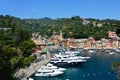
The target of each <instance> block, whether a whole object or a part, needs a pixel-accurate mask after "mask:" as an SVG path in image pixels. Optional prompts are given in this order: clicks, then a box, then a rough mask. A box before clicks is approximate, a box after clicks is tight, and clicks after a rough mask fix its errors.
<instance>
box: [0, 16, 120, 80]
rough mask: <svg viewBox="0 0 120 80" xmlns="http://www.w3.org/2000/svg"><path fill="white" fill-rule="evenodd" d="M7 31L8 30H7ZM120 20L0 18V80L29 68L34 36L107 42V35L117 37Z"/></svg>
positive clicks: (10, 79) (9, 78) (10, 77)
mask: <svg viewBox="0 0 120 80" xmlns="http://www.w3.org/2000/svg"><path fill="white" fill-rule="evenodd" d="M7 28H8V29H7ZM117 28H120V21H119V20H110V19H106V20H98V19H92V18H89V19H83V18H80V17H79V16H74V17H71V18H58V19H51V18H47V17H45V18H42V19H20V18H17V17H13V16H10V15H6V16H3V15H0V74H1V77H0V80H12V79H15V78H14V77H13V76H12V75H13V74H14V72H15V71H16V70H17V69H19V68H22V67H25V66H28V65H29V64H30V63H31V62H32V61H33V60H34V59H35V58H34V57H32V56H31V52H32V49H33V48H34V47H35V43H34V42H33V41H32V40H31V39H30V38H31V34H32V33H33V32H39V33H40V34H41V35H42V36H46V35H47V36H48V37H50V36H52V35H53V34H59V31H60V30H62V32H63V36H64V38H76V39H77V38H88V37H94V38H95V39H97V40H99V39H101V38H107V33H108V31H109V30H110V31H116V32H117V33H118V34H120V32H119V30H118V29H117Z"/></svg>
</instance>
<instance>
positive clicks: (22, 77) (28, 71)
mask: <svg viewBox="0 0 120 80" xmlns="http://www.w3.org/2000/svg"><path fill="white" fill-rule="evenodd" d="M49 61H50V53H47V55H46V57H45V58H44V59H42V60H41V61H39V62H35V63H31V65H30V66H29V67H26V68H25V69H20V70H19V71H17V72H16V76H17V78H18V79H19V80H27V79H28V78H29V77H30V76H32V75H33V74H34V73H35V72H36V71H37V70H38V69H39V68H40V67H41V66H42V65H44V64H46V63H48V62H49Z"/></svg>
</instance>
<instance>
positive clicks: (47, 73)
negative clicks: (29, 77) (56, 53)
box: [35, 68, 63, 77]
mask: <svg viewBox="0 0 120 80" xmlns="http://www.w3.org/2000/svg"><path fill="white" fill-rule="evenodd" d="M61 74H63V72H62V71H59V70H57V69H47V68H40V69H38V71H37V73H35V76H41V77H52V76H58V75H61Z"/></svg>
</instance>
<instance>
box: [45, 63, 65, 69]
mask: <svg viewBox="0 0 120 80" xmlns="http://www.w3.org/2000/svg"><path fill="white" fill-rule="evenodd" d="M43 67H44V68H46V69H57V70H59V71H65V70H66V69H65V68H59V67H57V66H54V65H53V64H51V63H48V64H47V65H46V66H43Z"/></svg>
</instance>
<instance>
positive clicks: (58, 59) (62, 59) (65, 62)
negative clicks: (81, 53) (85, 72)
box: [50, 54, 87, 67]
mask: <svg viewBox="0 0 120 80" xmlns="http://www.w3.org/2000/svg"><path fill="white" fill-rule="evenodd" d="M86 61H87V60H83V59H81V58H80V57H78V56H70V55H61V54H56V55H55V57H54V58H52V59H51V61H50V63H52V64H54V65H56V66H62V67H63V66H74V65H79V64H81V63H83V62H86Z"/></svg>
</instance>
